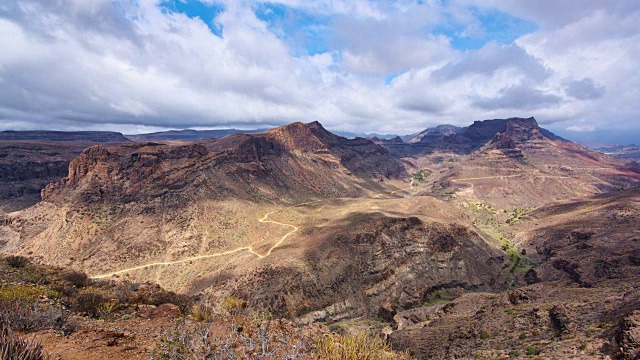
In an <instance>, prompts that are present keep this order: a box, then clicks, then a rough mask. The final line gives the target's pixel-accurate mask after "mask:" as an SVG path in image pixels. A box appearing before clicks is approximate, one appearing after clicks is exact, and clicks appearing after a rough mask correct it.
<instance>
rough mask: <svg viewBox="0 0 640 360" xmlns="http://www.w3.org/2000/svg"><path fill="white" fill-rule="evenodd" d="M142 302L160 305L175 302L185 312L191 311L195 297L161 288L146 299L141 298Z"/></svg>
mask: <svg viewBox="0 0 640 360" xmlns="http://www.w3.org/2000/svg"><path fill="white" fill-rule="evenodd" d="M141 300H142V303H144V304H149V305H155V306H160V305H162V304H173V305H176V306H177V307H178V308H180V311H181V312H182V313H183V314H187V313H189V310H191V306H192V305H193V298H192V297H190V296H187V295H180V294H176V293H174V292H173V291H165V290H160V291H157V292H154V293H152V294H150V295H149V297H147V298H146V299H141Z"/></svg>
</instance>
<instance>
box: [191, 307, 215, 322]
mask: <svg viewBox="0 0 640 360" xmlns="http://www.w3.org/2000/svg"><path fill="white" fill-rule="evenodd" d="M191 315H192V316H193V319H194V320H195V321H205V320H209V318H211V316H212V315H213V310H212V309H211V306H210V305H209V304H208V303H197V304H195V305H193V306H192V307H191Z"/></svg>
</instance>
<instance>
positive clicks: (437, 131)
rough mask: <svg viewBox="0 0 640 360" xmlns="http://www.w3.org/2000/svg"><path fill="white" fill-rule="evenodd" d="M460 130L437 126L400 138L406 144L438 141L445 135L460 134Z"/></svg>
mask: <svg viewBox="0 0 640 360" xmlns="http://www.w3.org/2000/svg"><path fill="white" fill-rule="evenodd" d="M461 130H462V128H460V127H457V126H454V125H438V126H436V127H433V128H428V129H426V130H423V131H421V132H419V133H415V134H411V135H405V136H402V140H403V141H405V142H408V143H416V142H420V141H422V139H425V140H424V141H433V140H435V139H440V138H442V137H444V136H447V135H452V134H456V133H458V132H460V131H461Z"/></svg>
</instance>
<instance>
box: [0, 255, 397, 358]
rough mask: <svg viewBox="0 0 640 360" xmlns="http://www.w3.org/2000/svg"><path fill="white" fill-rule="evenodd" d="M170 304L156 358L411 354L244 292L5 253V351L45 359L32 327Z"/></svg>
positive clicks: (101, 319) (1, 334) (74, 327)
mask: <svg viewBox="0 0 640 360" xmlns="http://www.w3.org/2000/svg"><path fill="white" fill-rule="evenodd" d="M163 304H173V305H172V306H173V308H174V309H179V312H180V314H178V316H176V317H175V318H172V319H169V320H167V321H168V325H167V326H166V327H163V330H159V331H160V333H159V335H160V336H158V338H159V339H158V340H157V341H156V344H155V345H154V346H153V349H152V350H151V352H150V353H147V356H148V357H149V358H150V359H167V360H168V359H275V358H277V359H344V360H350V359H408V356H407V355H405V354H400V353H396V352H394V351H393V350H392V349H391V347H390V346H389V345H388V344H387V343H386V342H385V341H384V340H382V339H380V338H379V337H378V336H377V335H375V334H369V333H358V334H350V335H338V334H333V333H331V332H330V331H329V330H328V329H327V328H326V327H325V326H322V325H317V324H311V325H307V326H296V325H295V324H293V323H292V322H290V321H287V320H284V319H275V318H273V316H271V314H269V313H265V312H261V311H257V310H254V309H250V308H248V307H247V305H246V302H245V301H244V300H243V299H240V298H236V297H232V296H227V297H222V298H221V299H218V300H217V301H213V300H212V299H210V298H209V297H201V298H196V297H191V296H185V295H179V294H175V293H173V292H169V291H165V290H163V289H162V288H160V287H159V286H157V285H154V284H136V283H126V282H124V283H116V282H113V281H95V280H91V279H89V278H88V277H87V275H86V274H84V273H82V272H78V271H71V270H66V269H62V268H54V267H47V266H42V265H38V264H34V263H32V262H31V261H29V259H27V258H25V257H20V256H10V257H5V258H0V326H1V331H0V358H1V359H25V360H32V359H33V360H36V359H46V358H48V355H47V354H46V352H45V350H44V349H43V346H41V345H40V344H39V343H38V342H37V341H34V340H31V338H32V337H31V336H29V334H32V333H38V332H39V331H42V330H52V331H54V332H56V333H58V334H59V335H62V336H63V337H68V336H70V335H71V334H74V333H76V332H78V331H79V330H82V328H83V327H84V326H87V324H91V322H97V323H96V324H97V325H98V327H100V328H102V327H104V326H103V325H104V324H108V323H111V322H116V321H117V322H118V324H119V326H121V325H122V324H123V326H127V323H126V321H127V320H126V319H129V318H131V317H132V316H134V317H135V316H138V315H139V312H140V311H143V309H147V308H149V307H150V306H151V307H152V308H153V307H154V306H160V305H163ZM163 306H165V305H163ZM130 326H135V325H133V324H132V325H130ZM16 332H19V333H21V334H25V335H27V336H28V337H25V336H24V335H20V334H17V333H16ZM149 336H150V338H151V337H152V336H151V335H149ZM89 340H90V339H89Z"/></svg>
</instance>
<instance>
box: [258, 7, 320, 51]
mask: <svg viewBox="0 0 640 360" xmlns="http://www.w3.org/2000/svg"><path fill="white" fill-rule="evenodd" d="M254 11H255V14H256V16H257V17H258V19H260V20H262V21H264V22H266V23H267V24H268V25H269V30H271V32H273V33H274V34H276V36H278V37H279V38H281V39H283V40H285V41H286V42H287V43H289V44H290V45H291V47H292V50H293V52H294V54H293V55H294V56H303V55H316V54H321V53H325V52H328V51H330V50H331V49H330V47H329V40H330V38H331V37H332V36H333V30H332V29H331V27H330V25H331V24H330V22H331V21H330V18H329V17H328V16H323V15H316V14H309V13H307V12H305V11H302V10H300V9H295V8H292V7H288V6H285V5H282V4H276V3H270V2H264V3H259V4H258V5H256V7H255V8H254Z"/></svg>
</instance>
